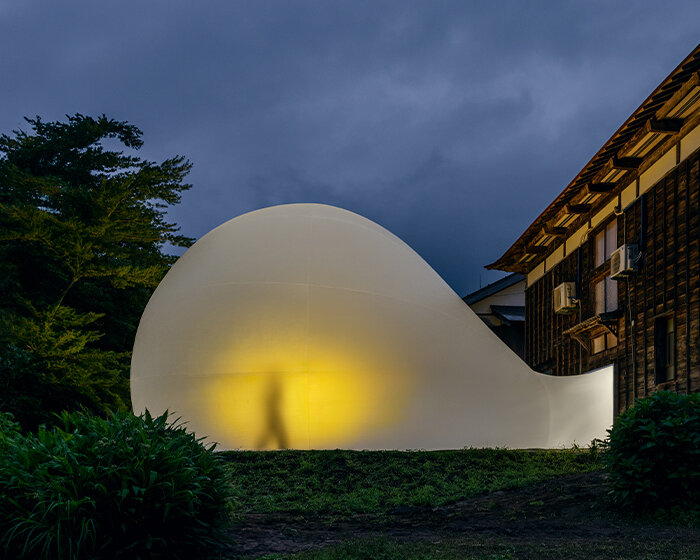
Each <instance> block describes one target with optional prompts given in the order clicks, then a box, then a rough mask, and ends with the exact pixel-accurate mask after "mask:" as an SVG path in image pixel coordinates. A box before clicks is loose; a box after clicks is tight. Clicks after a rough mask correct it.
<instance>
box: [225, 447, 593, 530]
mask: <svg viewBox="0 0 700 560" xmlns="http://www.w3.org/2000/svg"><path fill="white" fill-rule="evenodd" d="M222 455H223V456H224V457H225V459H226V461H227V465H228V468H229V469H230V471H231V474H232V479H233V481H234V485H233V506H234V510H235V511H236V512H237V513H240V514H246V513H251V512H255V513H273V512H284V513H287V514H294V515H300V516H308V515H328V514H332V515H341V516H342V515H348V514H358V513H371V514H382V513H389V512H393V511H396V510H397V508H398V509H400V508H403V507H412V506H427V507H435V506H441V505H445V504H449V503H452V502H456V501H459V500H464V499H466V498H469V497H472V496H476V495H478V494H483V493H484V492H493V491H495V490H502V489H505V488H513V487H520V486H525V485H527V484H532V483H534V482H539V481H541V480H546V479H548V478H552V477H555V476H558V475H562V474H571V473H580V472H587V471H592V470H596V469H600V468H601V467H602V464H601V459H600V455H599V454H597V453H591V452H589V451H587V450H576V449H574V450H536V451H522V450H519V451H512V450H503V449H463V450H458V451H420V452H403V451H342V450H336V451H268V452H256V451H228V452H224V453H222Z"/></svg>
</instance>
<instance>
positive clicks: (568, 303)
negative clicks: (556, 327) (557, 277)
mask: <svg viewBox="0 0 700 560" xmlns="http://www.w3.org/2000/svg"><path fill="white" fill-rule="evenodd" d="M575 310H576V284H575V283H574V282H562V283H561V284H559V285H558V286H557V287H556V288H554V312H555V313H558V314H559V315H565V314H568V313H573V312H574V311H575Z"/></svg>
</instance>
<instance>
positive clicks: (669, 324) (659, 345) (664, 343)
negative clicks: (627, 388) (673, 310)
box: [654, 317, 676, 384]
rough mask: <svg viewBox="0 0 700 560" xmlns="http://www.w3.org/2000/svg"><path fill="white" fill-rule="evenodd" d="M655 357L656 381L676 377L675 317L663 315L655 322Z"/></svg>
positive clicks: (660, 381) (662, 381) (663, 381)
mask: <svg viewBox="0 0 700 560" xmlns="http://www.w3.org/2000/svg"><path fill="white" fill-rule="evenodd" d="M654 358H655V362H656V383H657V384H659V383H665V382H666V381H671V380H673V379H675V377H676V333H675V330H674V326H673V317H661V318H659V319H657V320H656V321H655V322H654Z"/></svg>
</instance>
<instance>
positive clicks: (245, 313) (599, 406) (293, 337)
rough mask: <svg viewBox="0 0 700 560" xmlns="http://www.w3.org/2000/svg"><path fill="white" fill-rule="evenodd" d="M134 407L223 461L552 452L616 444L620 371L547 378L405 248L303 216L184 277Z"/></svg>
mask: <svg viewBox="0 0 700 560" xmlns="http://www.w3.org/2000/svg"><path fill="white" fill-rule="evenodd" d="M131 398H132V403H133V407H134V411H135V412H136V413H140V412H143V411H144V410H145V409H148V410H150V412H151V413H154V414H160V413H162V412H163V411H165V410H166V409H167V410H169V411H171V412H173V413H174V414H175V415H176V416H179V417H181V418H182V420H184V421H186V422H187V423H188V426H189V428H190V429H192V430H194V431H195V433H197V435H199V436H206V437H207V438H208V439H209V440H211V441H216V442H218V443H219V448H220V449H221V448H223V449H276V448H296V449H324V448H348V449H450V448H452V449H454V448H461V447H468V446H473V447H484V446H507V447H513V448H530V447H546V448H552V447H559V446H563V445H571V444H572V443H574V442H577V443H579V444H588V443H589V442H590V441H591V439H593V438H602V437H605V435H606V432H605V430H606V429H607V428H608V427H609V426H610V425H611V424H612V420H613V371H612V367H610V368H606V369H603V370H599V371H596V372H592V373H588V374H584V375H576V376H570V377H552V376H547V375H542V374H539V373H535V372H534V371H532V370H531V369H530V368H529V367H528V366H527V365H526V364H525V363H524V362H523V361H522V360H520V358H519V357H518V356H516V355H515V354H514V353H513V352H512V351H511V350H510V349H509V348H508V347H507V346H506V345H505V344H504V343H503V342H502V341H501V340H500V339H498V338H497V337H496V336H495V335H494V334H493V333H492V332H491V331H490V330H489V328H488V327H487V326H486V325H485V324H484V323H483V322H482V321H481V320H480V319H479V318H478V317H477V316H476V315H475V314H474V312H473V311H472V310H471V309H470V308H469V307H468V306H467V305H466V304H465V303H464V302H463V301H462V300H461V299H460V297H459V296H458V295H457V294H455V293H454V292H453V291H452V289H451V288H450V287H449V286H448V285H447V284H446V283H445V282H444V281H443V280H442V278H440V276H439V275H438V274H437V273H436V272H435V271H434V270H433V269H432V268H431V267H430V266H429V265H428V264H427V263H426V262H425V261H424V260H423V259H422V258H421V257H420V256H419V255H418V254H417V253H416V252H415V251H413V250H412V249H411V248H410V247H409V246H408V245H406V244H405V243H404V242H402V241H401V240H400V239H398V238H397V237H396V236H394V235H392V234H391V233H389V232H388V231H387V230H385V229H384V228H382V227H381V226H379V225H377V224H375V223H374V222H372V221H370V220H367V219H365V218H363V217H361V216H358V215H357V214H353V213H351V212H348V211H346V210H342V209H340V208H335V207H332V206H326V205H321V204H290V205H283V206H274V207H270V208H265V209H262V210H257V211H254V212H250V213H248V214H245V215H243V216H239V217H237V218H234V219H233V220H230V221H228V222H226V223H225V224H223V225H221V226H219V227H217V228H215V229H214V230H212V231H211V232H209V233H208V234H207V235H205V236H204V237H202V238H201V239H200V240H199V241H197V242H196V243H195V244H194V245H193V246H192V247H191V248H190V249H188V250H187V251H186V252H185V254H184V255H183V256H182V257H181V258H180V259H179V260H178V261H177V262H176V263H175V265H174V266H173V267H172V269H171V270H170V271H169V272H168V273H167V274H166V276H165V278H164V279H163V281H162V282H161V284H160V285H159V286H158V288H157V289H156V291H155V292H154V294H153V296H152V297H151V300H150V301H149V303H148V306H147V307H146V310H145V311H144V314H143V317H142V319H141V323H140V325H139V329H138V333H137V335H136V341H135V345H134V353H133V358H132V367H131Z"/></svg>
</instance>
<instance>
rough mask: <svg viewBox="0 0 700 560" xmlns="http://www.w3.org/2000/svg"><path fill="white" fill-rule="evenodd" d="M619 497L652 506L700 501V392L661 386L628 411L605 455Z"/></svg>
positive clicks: (623, 501) (647, 507)
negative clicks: (666, 388)
mask: <svg viewBox="0 0 700 560" xmlns="http://www.w3.org/2000/svg"><path fill="white" fill-rule="evenodd" d="M605 456H606V459H605V460H606V466H607V469H608V472H609V474H610V484H611V489H612V497H613V500H614V501H615V502H616V503H617V504H619V505H620V506H622V507H625V508H629V509H636V510H652V509H656V508H671V507H676V506H679V507H697V505H698V503H700V394H697V393H696V394H691V395H679V394H676V393H672V392H668V391H659V392H657V393H654V394H653V395H651V396H650V397H647V398H644V399H640V400H639V401H637V403H636V404H635V405H634V407H632V408H630V409H628V410H626V411H624V412H623V413H622V414H620V415H619V416H618V418H617V420H615V424H614V425H613V427H612V429H611V430H610V437H609V440H608V450H607V453H606V454H605Z"/></svg>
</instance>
